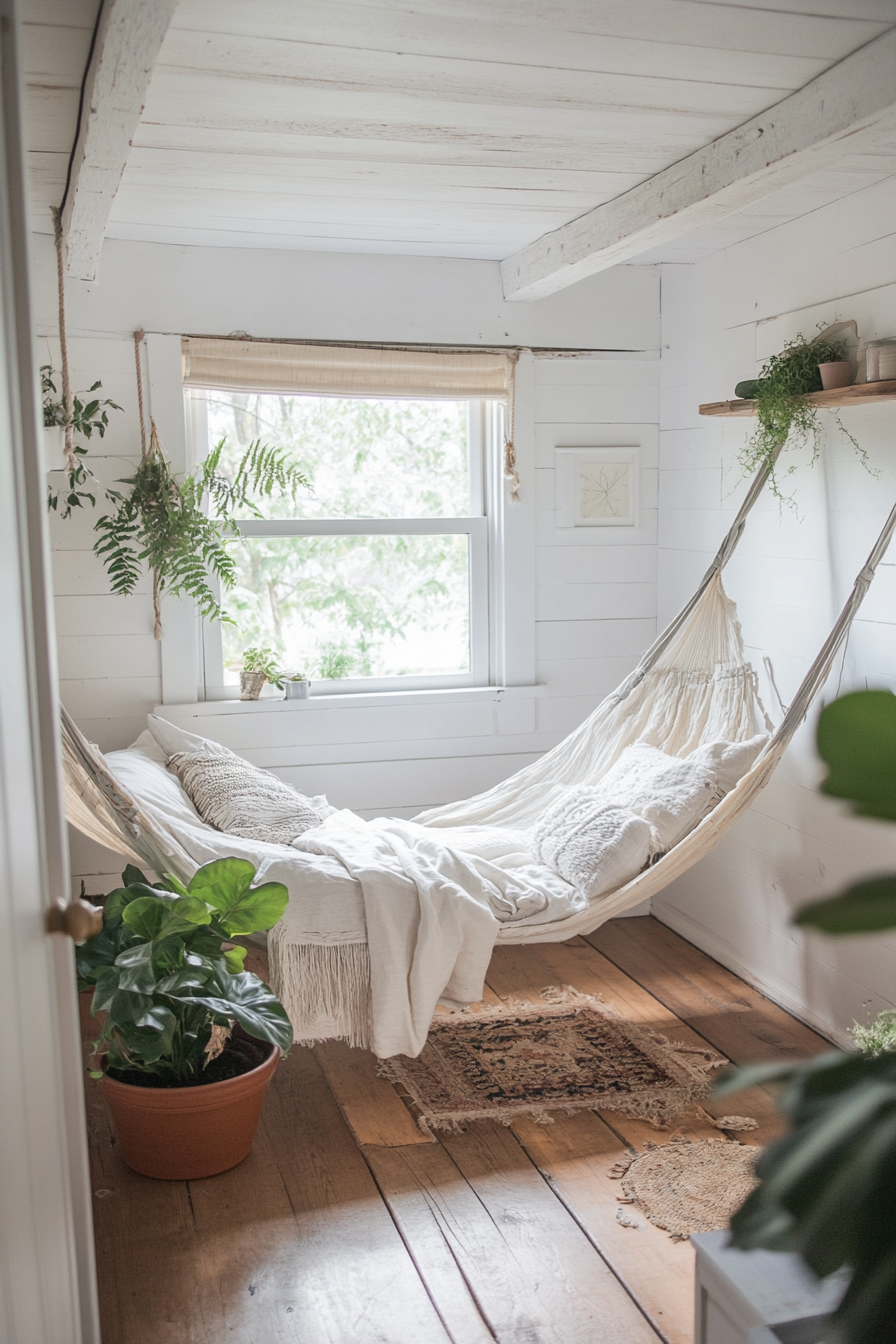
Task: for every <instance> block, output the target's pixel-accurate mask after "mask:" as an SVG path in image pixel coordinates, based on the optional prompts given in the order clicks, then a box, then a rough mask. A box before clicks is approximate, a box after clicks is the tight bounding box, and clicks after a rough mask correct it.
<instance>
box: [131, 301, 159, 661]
mask: <svg viewBox="0 0 896 1344" xmlns="http://www.w3.org/2000/svg"><path fill="white" fill-rule="evenodd" d="M143 337H144V331H143V328H142V327H141V328H140V330H139V331H135V332H134V370H135V372H136V375H137V413H138V415H139V417H140V465H141V466H142V465H143V464H144V462H146V461H147V460H148V459H149V458H150V457H152V455H153V453H160V452H161V445H160V443H159V432H158V430H157V429H156V422H155V420H153V418H152V416H150V417H149V426H150V434H149V442H148V443H147V439H146V412H145V410H144V407H143V361H142V346H143ZM152 610H153V636H154V638H156V639H161V638H162V634H163V631H162V591H161V586H160V582H159V571H158V570H157V569H154V570H153V571H152Z"/></svg>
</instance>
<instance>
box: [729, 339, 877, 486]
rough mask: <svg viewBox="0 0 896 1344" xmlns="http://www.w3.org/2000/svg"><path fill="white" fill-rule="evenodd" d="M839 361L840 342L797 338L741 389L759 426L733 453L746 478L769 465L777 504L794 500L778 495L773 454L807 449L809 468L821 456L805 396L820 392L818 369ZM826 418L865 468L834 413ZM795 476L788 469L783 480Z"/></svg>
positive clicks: (863, 456)
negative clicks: (809, 451)
mask: <svg viewBox="0 0 896 1344" xmlns="http://www.w3.org/2000/svg"><path fill="white" fill-rule="evenodd" d="M844 357H845V351H844V345H843V343H842V342H841V341H830V340H824V339H823V338H822V337H816V338H815V339H814V340H811V341H807V340H805V339H804V337H803V336H802V335H797V336H796V338H795V339H794V340H792V341H787V342H786V344H785V345H784V348H783V350H782V351H781V352H780V354H777V355H772V357H771V359H769V360H767V361H766V363H765V364H764V365H763V366H762V370H761V371H760V374H759V377H758V378H757V379H755V380H754V381H753V382H751V383H750V385H749V387H748V388H745V389H744V390H745V391H748V392H749V395H750V397H752V399H753V400H754V401H755V403H756V416H757V419H758V422H759V423H758V425H757V426H756V429H755V431H754V432H753V434H752V435H751V436H750V438H749V439H748V440H747V442H746V443H745V444H744V446H743V447H742V448H741V450H740V452H739V453H738V461H739V463H740V465H741V466H742V467H743V470H744V472H745V474H747V475H750V476H752V475H753V474H754V473H755V472H756V471H757V470H758V469H759V468H760V467H762V466H764V465H766V464H768V466H769V468H770V472H769V485H770V487H771V490H772V493H773V494H775V495H776V496H777V498H778V499H779V500H781V501H782V502H786V503H788V504H791V505H792V504H793V500H792V499H790V498H789V497H788V496H786V495H785V494H784V493H783V491H782V490H781V482H780V479H779V476H778V474H777V471H778V468H777V466H776V459H777V456H778V453H779V452H780V450H781V449H782V448H783V447H784V445H785V444H786V443H788V441H789V442H791V443H792V445H793V446H798V445H803V444H807V443H811V445H812V462H813V463H814V462H816V461H817V459H818V455H819V453H820V451H821V430H822V425H821V420H820V418H819V414H818V412H819V409H820V408H819V407H818V406H816V405H815V404H814V403H813V402H811V401H806V399H805V398H806V393H808V392H820V391H821V390H822V387H821V374H820V373H819V370H818V366H819V364H826V363H830V362H834V361H837V360H841V359H843V358H844ZM830 414H831V415H832V416H833V417H834V419H835V420H836V422H837V426H838V428H839V430H840V432H841V434H843V435H844V437H845V438H847V439H849V441H850V443H851V444H852V446H853V448H854V449H855V451H856V453H857V454H858V456H859V458H860V460H861V462H862V465H863V466H865V467H867V466H868V454H867V453H866V452H865V450H864V449H863V448H861V447H860V446H859V444H858V442H857V440H856V439H855V438H854V437H853V435H852V434H850V432H849V430H848V429H846V427H845V426H844V425H843V423H842V421H841V419H840V417H839V415H837V413H836V411H833V410H831V411H830ZM795 470H796V467H795V466H793V465H791V466H789V467H788V468H787V470H786V472H785V473H784V474H785V475H786V476H789V475H791V473H792V472H794V471H795Z"/></svg>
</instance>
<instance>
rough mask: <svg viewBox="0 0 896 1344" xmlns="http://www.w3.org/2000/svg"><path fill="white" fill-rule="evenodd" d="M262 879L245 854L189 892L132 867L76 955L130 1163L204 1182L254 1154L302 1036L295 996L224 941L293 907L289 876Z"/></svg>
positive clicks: (218, 865) (109, 1099)
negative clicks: (282, 1066) (270, 1098)
mask: <svg viewBox="0 0 896 1344" xmlns="http://www.w3.org/2000/svg"><path fill="white" fill-rule="evenodd" d="M254 878H255V868H254V867H253V865H252V864H251V863H249V862H247V861H246V860H245V859H235V858H230V859H218V860H216V861H215V862H213V863H207V864H204V865H203V867H201V868H200V869H198V871H197V872H196V873H195V875H194V877H193V879H192V881H191V882H190V884H189V886H186V887H185V886H183V884H182V883H180V882H179V881H178V880H177V878H175V877H171V876H166V877H165V879H164V881H162V882H160V883H157V884H154V885H150V884H149V882H148V881H147V880H146V878H145V877H144V875H143V874H142V873H141V872H140V870H139V869H138V868H135V867H132V866H128V867H127V868H126V869H125V871H124V874H123V876H122V884H123V885H122V886H121V887H119V888H118V889H117V890H115V891H113V892H111V893H110V894H109V895H108V896H107V897H106V900H105V904H104V908H103V927H102V929H101V931H100V932H99V933H98V934H96V935H95V937H93V938H91V939H89V940H88V941H87V942H85V943H83V944H82V945H81V946H80V947H79V948H78V950H77V970H78V984H79V988H80V989H82V990H89V989H92V990H93V1000H92V1004H91V1010H92V1012H93V1014H94V1016H97V1015H101V1032H100V1036H99V1039H98V1040H97V1042H96V1043H95V1046H94V1057H93V1062H94V1064H95V1065H98V1064H100V1063H102V1069H100V1068H95V1069H94V1076H95V1077H96V1078H98V1079H99V1085H100V1088H101V1089H102V1092H103V1096H104V1098H105V1101H106V1104H107V1105H108V1107H109V1110H110V1112H111V1115H112V1119H113V1123H114V1126H115V1129H116V1131H117V1134H118V1138H119V1142H120V1145H121V1152H122V1156H123V1157H124V1160H125V1161H126V1162H127V1163H128V1165H129V1166H131V1167H133V1168H134V1170H135V1171H139V1172H141V1173H142V1174H143V1175H145V1176H156V1177H159V1178H162V1179H166V1180H191V1179H196V1178H198V1177H201V1176H213V1175H216V1174H217V1173H218V1172H220V1171H226V1170H227V1169H228V1168H229V1167H233V1166H236V1164H237V1163H238V1162H241V1161H242V1160H243V1158H244V1157H246V1155H247V1154H248V1152H249V1149H250V1148H251V1146H252V1140H253V1138H254V1135H255V1130H256V1127H257V1125H258V1119H259V1116H260V1114H261V1106H262V1102H263V1100H264V1094H265V1091H266V1089H267V1085H268V1083H269V1081H270V1079H271V1077H272V1075H273V1072H274V1070H275V1068H276V1066H277V1061H278V1059H279V1057H280V1053H281V1051H282V1050H287V1049H288V1048H289V1046H290V1044H291V1042H292V1027H291V1025H290V1022H289V1018H288V1017H287V1015H286V1012H285V1010H284V1008H283V1007H282V1005H281V1004H280V1003H279V1001H278V1000H277V999H276V997H275V996H274V994H273V993H272V991H271V990H270V989H269V988H268V986H267V985H265V984H264V983H263V982H262V981H261V980H260V979H259V978H258V976H256V975H253V974H252V973H251V972H250V971H246V970H244V969H243V961H244V958H245V955H246V951H245V948H242V947H237V946H233V945H230V946H226V945H225V944H226V943H227V941H228V940H229V939H231V938H234V937H237V936H241V935H249V934H252V933H257V932H260V931H262V930H264V929H270V928H272V927H273V925H274V924H276V922H277V920H278V919H280V918H281V916H282V915H283V912H284V910H285V909H286V904H287V900H288V893H287V890H286V887H284V886H283V884H282V883H280V882H265V883H262V884H261V885H260V886H257V887H253V885H252V883H253V881H254Z"/></svg>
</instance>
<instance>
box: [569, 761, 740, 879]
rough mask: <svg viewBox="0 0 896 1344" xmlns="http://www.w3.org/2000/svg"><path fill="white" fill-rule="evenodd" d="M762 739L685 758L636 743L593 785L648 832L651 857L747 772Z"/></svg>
mask: <svg viewBox="0 0 896 1344" xmlns="http://www.w3.org/2000/svg"><path fill="white" fill-rule="evenodd" d="M766 741H767V739H766V737H765V736H759V737H754V738H751V739H750V740H749V741H748V742H721V741H720V742H708V743H706V745H704V746H702V747H698V748H697V749H696V750H695V751H692V752H691V754H690V755H689V756H667V755H666V753H665V752H664V751H660V750H659V748H658V747H651V746H649V745H648V744H647V743H646V742H636V743H635V744H634V745H633V746H631V747H626V749H625V751H624V752H623V753H622V755H621V756H620V757H619V759H618V761H617V762H616V764H615V765H613V766H611V768H610V769H609V770H608V771H607V773H606V774H605V775H604V777H603V779H601V780H600V781H599V783H597V784H596V785H595V786H594V790H595V794H596V795H597V797H598V798H599V799H600V801H601V802H603V803H606V804H608V805H610V804H612V805H613V806H615V807H626V808H629V809H630V810H631V811H632V812H636V813H637V814H638V816H639V817H643V818H644V820H645V821H648V822H649V823H650V825H651V827H652V828H653V833H654V836H653V856H655V855H657V854H664V853H665V852H666V851H667V850H669V849H671V848H672V846H673V845H677V844H678V842H679V840H682V839H683V838H684V837H685V836H686V835H687V833H688V832H689V831H691V830H693V828H694V827H695V826H696V825H697V823H698V822H699V821H701V820H702V818H703V817H705V816H706V814H707V812H709V811H711V809H712V808H713V807H715V805H716V803H717V802H719V800H720V799H721V798H723V797H724V796H725V794H726V793H728V791H729V790H730V789H732V788H733V787H734V785H735V784H736V783H737V781H738V779H740V777H741V775H743V774H745V773H746V771H747V770H749V768H750V766H751V765H752V764H753V762H754V761H755V759H756V757H757V756H758V755H759V752H760V751H761V750H762V747H763V746H764V745H765V742H766Z"/></svg>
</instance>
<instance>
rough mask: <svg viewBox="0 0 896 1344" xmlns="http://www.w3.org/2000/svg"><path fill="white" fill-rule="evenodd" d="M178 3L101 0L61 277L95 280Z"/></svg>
mask: <svg viewBox="0 0 896 1344" xmlns="http://www.w3.org/2000/svg"><path fill="white" fill-rule="evenodd" d="M176 6H177V0H105V4H104V6H103V12H102V15H101V18H100V23H99V28H98V31H97V36H96V43H95V46H94V50H93V57H92V59H91V62H90V68H89V70H88V72H87V81H86V84H85V88H84V104H83V110H82V114H81V126H80V130H79V133H78V140H77V143H76V145H75V152H74V157H73V160H72V170H71V177H70V180H69V186H68V192H67V195H66V198H65V205H64V207H63V212H62V228H63V231H64V233H65V237H66V245H67V253H68V265H67V271H68V274H69V275H71V276H74V277H76V278H77V279H79V280H94V279H96V272H97V266H98V264H99V258H100V249H101V247H102V245H103V237H104V236H105V232H106V224H107V222H108V219H109V212H110V210H111V209H112V201H113V200H114V198H115V193H116V192H117V190H118V187H119V183H120V182H121V175H122V173H123V172H124V168H125V164H126V163H127V160H128V154H129V152H130V148H131V141H132V139H133V136H134V132H135V131H136V129H137V126H138V124H139V121H140V114H141V112H142V111H143V105H144V102H145V98H146V90H147V88H148V87H149V81H150V78H151V76H152V71H153V66H154V65H155V63H156V58H157V57H158V54H159V49H160V47H161V45H162V40H163V38H164V36H165V33H166V32H167V30H168V25H169V23H170V22H171V17H172V15H173V14H174V10H175V8H176Z"/></svg>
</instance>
